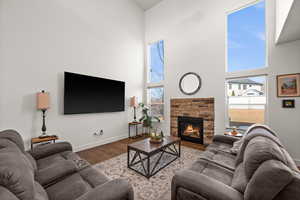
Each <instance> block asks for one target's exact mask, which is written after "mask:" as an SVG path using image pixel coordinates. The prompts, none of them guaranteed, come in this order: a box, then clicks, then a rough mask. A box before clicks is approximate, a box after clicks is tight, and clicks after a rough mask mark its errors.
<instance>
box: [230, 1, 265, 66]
mask: <svg viewBox="0 0 300 200" xmlns="http://www.w3.org/2000/svg"><path fill="white" fill-rule="evenodd" d="M227 44H228V46H227V71H228V72H235V71H242V70H253V69H258V68H263V67H266V20H265V1H259V2H258V3H256V4H254V5H251V6H248V7H246V8H243V9H240V10H237V11H235V12H232V13H230V14H229V15H228V16H227Z"/></svg>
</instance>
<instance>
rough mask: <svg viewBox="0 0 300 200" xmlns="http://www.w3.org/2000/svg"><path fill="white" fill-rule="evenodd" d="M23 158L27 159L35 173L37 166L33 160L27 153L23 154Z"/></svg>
mask: <svg viewBox="0 0 300 200" xmlns="http://www.w3.org/2000/svg"><path fill="white" fill-rule="evenodd" d="M25 156H26V158H27V159H28V161H29V162H30V164H31V166H32V168H33V169H34V171H36V170H37V164H36V161H35V159H34V158H33V157H32V156H31V155H30V154H29V153H28V152H25Z"/></svg>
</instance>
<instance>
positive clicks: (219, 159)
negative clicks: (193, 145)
mask: <svg viewBox="0 0 300 200" xmlns="http://www.w3.org/2000/svg"><path fill="white" fill-rule="evenodd" d="M235 158H236V156H234V155H232V154H230V153H226V152H224V151H218V150H215V149H209V150H207V151H204V152H203V153H202V154H201V155H200V159H204V160H209V161H211V162H214V163H216V164H218V165H220V166H222V167H225V168H227V169H229V170H231V171H234V170H235Z"/></svg>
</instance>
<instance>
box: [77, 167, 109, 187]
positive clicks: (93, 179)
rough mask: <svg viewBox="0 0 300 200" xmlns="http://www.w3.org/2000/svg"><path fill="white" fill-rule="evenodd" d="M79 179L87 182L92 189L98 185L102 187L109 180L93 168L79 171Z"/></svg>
mask: <svg viewBox="0 0 300 200" xmlns="http://www.w3.org/2000/svg"><path fill="white" fill-rule="evenodd" d="M79 173H80V175H81V177H82V178H83V179H84V180H85V181H86V182H88V183H89V184H90V185H91V186H92V187H97V186H98V185H102V184H104V183H106V182H107V181H110V179H109V178H108V177H107V176H105V175H104V174H102V173H100V172H99V171H97V170H96V169H94V168H93V167H86V168H84V169H83V170H80V171H79Z"/></svg>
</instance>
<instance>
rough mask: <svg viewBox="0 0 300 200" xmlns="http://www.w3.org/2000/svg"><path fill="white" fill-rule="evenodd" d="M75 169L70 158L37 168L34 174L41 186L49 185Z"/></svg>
mask: <svg viewBox="0 0 300 200" xmlns="http://www.w3.org/2000/svg"><path fill="white" fill-rule="evenodd" d="M76 171H77V168H76V166H75V165H74V163H73V162H72V161H70V160H60V161H58V162H55V163H52V164H50V165H48V166H47V167H44V168H42V169H39V170H38V171H37V172H36V174H35V179H36V180H37V181H38V182H39V183H40V184H41V185H43V186H49V185H51V184H54V183H56V182H57V180H59V179H61V178H63V177H65V176H68V175H70V174H72V173H75V172H76Z"/></svg>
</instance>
